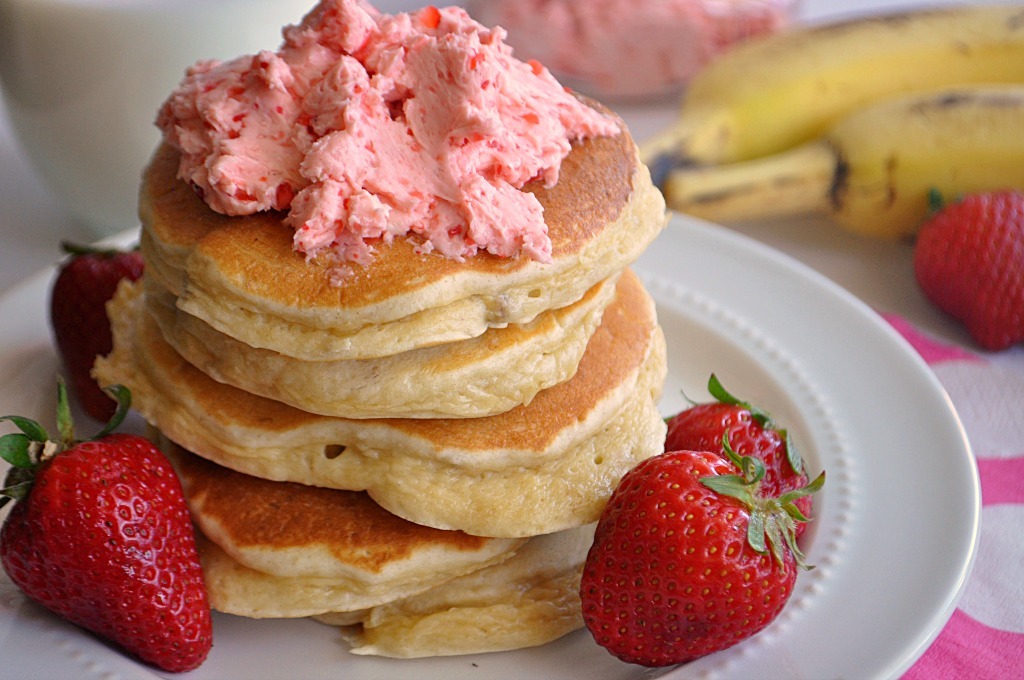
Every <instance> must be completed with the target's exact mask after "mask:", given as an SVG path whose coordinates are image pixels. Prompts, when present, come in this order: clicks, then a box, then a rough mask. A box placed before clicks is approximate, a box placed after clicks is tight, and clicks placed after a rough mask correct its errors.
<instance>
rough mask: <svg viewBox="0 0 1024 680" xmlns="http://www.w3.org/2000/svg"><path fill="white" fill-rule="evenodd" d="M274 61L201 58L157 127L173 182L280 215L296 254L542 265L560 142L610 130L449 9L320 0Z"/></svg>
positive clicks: (229, 208) (232, 206)
mask: <svg viewBox="0 0 1024 680" xmlns="http://www.w3.org/2000/svg"><path fill="white" fill-rule="evenodd" d="M283 36H284V42H283V44H282V46H281V48H280V49H279V50H278V51H277V52H269V51H264V52H260V53H259V54H256V55H254V56H244V57H239V58H237V59H234V60H232V61H227V62H217V61H207V62H200V63H198V64H196V65H195V66H193V67H192V68H191V69H189V71H188V72H187V74H186V76H185V78H184V80H183V81H182V82H181V84H180V85H179V86H178V88H177V89H176V90H174V92H173V93H172V94H171V95H170V97H169V98H168V99H167V101H166V102H165V103H164V104H163V106H162V108H161V110H160V112H159V114H158V117H157V125H158V126H159V127H160V128H161V129H162V130H163V133H164V138H165V140H166V141H167V142H168V143H169V144H171V145H173V146H174V147H176V148H177V149H179V150H180V152H181V162H180V166H179V170H178V175H179V177H180V178H183V179H185V180H187V181H188V182H191V183H192V184H193V185H194V186H195V187H196V190H197V192H198V193H199V194H200V195H201V196H202V197H203V199H204V200H205V201H206V202H207V204H209V206H210V207H211V208H212V209H214V210H216V211H218V212H221V213H224V214H228V215H247V214H252V213H255V212H259V211H265V210H282V211H283V210H287V211H288V214H287V217H286V218H285V222H286V223H287V224H288V225H289V226H291V227H292V228H293V229H294V230H295V236H294V246H295V248H296V250H298V251H299V252H301V253H303V254H305V255H306V256H307V257H310V258H311V257H314V256H316V255H317V254H319V253H321V252H324V251H328V252H333V253H334V254H335V255H336V256H337V257H338V258H339V259H340V260H341V261H342V262H346V263H348V262H354V263H365V262H367V261H369V259H370V258H371V257H372V252H373V243H375V242H377V241H378V240H383V241H384V242H388V241H390V240H391V239H393V238H395V237H402V236H410V235H411V236H412V237H413V238H414V239H415V240H416V242H417V245H418V248H419V250H420V251H421V252H430V251H434V250H436V251H438V252H440V253H443V254H444V255H446V256H448V257H451V258H454V259H457V260H462V259H463V258H465V257H467V256H471V255H473V254H475V253H476V252H478V251H486V252H489V253H492V254H495V255H499V256H514V255H517V254H519V253H524V254H526V255H527V256H529V257H531V258H533V259H535V260H538V261H541V262H549V261H550V260H551V241H550V239H549V237H548V234H547V228H546V226H545V223H544V216H543V209H542V207H541V205H540V203H539V202H538V201H537V199H536V198H535V197H534V196H533V195H532V194H530V193H527V192H524V191H522V190H521V188H522V187H523V185H524V184H526V183H527V182H529V181H531V180H534V179H539V180H541V181H543V183H544V184H545V185H549V186H550V185H552V184H554V183H555V182H556V181H557V180H558V171H559V166H560V163H561V161H562V159H563V158H564V157H565V156H566V155H567V154H568V153H569V151H570V148H571V142H572V141H573V140H576V139H582V138H587V137H593V136H602V135H615V134H618V133H619V131H620V130H619V125H618V123H617V122H616V121H615V120H614V119H613V118H612V117H610V116H606V115H604V114H602V113H599V112H597V111H595V110H593V109H591V108H590V107H588V106H586V105H584V104H582V103H581V102H580V101H578V100H577V99H576V98H575V97H574V96H573V95H572V94H571V93H569V92H567V91H566V90H565V89H564V88H563V87H562V86H561V85H560V84H559V83H558V82H557V81H556V80H555V78H554V77H553V76H552V75H551V74H550V73H549V72H548V71H547V69H546V68H544V67H543V66H541V65H540V64H538V63H537V62H532V63H524V62H522V61H519V60H517V59H515V58H514V57H513V55H512V50H511V48H510V47H509V46H508V45H506V44H505V42H504V37H505V32H504V30H503V29H501V28H493V29H487V28H485V27H484V26H482V25H481V24H479V23H477V22H476V21H474V20H473V19H471V18H470V17H469V15H468V14H467V13H466V12H465V11H464V10H462V9H461V8H458V7H449V8H445V9H436V8H434V7H427V8H424V9H422V10H419V11H416V12H414V13H409V14H396V15H385V14H381V13H379V12H378V11H377V10H375V9H374V8H373V7H372V6H370V5H369V4H367V3H366V2H362V1H361V0H322V2H321V3H320V4H319V5H317V6H316V7H315V8H314V9H313V10H311V11H310V13H309V14H307V15H306V16H305V17H304V18H303V20H302V22H301V23H300V24H299V25H296V26H288V27H286V28H285V29H284V31H283Z"/></svg>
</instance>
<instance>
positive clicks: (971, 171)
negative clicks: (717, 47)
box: [641, 3, 1024, 235]
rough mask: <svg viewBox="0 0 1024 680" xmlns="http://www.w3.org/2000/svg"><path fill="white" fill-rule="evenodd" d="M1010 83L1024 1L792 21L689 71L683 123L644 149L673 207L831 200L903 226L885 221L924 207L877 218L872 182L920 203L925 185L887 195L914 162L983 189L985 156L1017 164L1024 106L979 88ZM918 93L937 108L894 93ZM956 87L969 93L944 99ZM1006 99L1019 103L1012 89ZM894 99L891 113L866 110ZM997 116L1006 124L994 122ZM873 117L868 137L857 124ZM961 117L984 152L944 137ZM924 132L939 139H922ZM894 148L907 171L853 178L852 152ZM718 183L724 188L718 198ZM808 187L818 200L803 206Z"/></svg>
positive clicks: (782, 209)
mask: <svg viewBox="0 0 1024 680" xmlns="http://www.w3.org/2000/svg"><path fill="white" fill-rule="evenodd" d="M1006 83H1020V84H1021V85H1022V86H1024V4H1020V3H1018V4H999V5H970V6H955V7H946V8H935V9H918V10H911V11H908V12H904V13H900V14H889V15H876V16H867V17H862V18H855V19H850V20H847V21H842V22H837V23H833V24H824V25H818V26H806V27H802V28H795V29H790V30H788V31H785V32H781V33H778V34H775V35H772V36H768V37H764V38H759V39H756V40H751V41H749V42H746V43H743V44H741V45H738V46H736V47H735V48H732V49H731V50H730V51H728V52H727V53H725V54H723V55H722V56H720V57H719V58H718V59H716V60H715V61H714V62H712V63H711V64H710V65H709V66H708V67H707V68H705V69H704V70H703V71H702V72H701V73H699V74H698V75H697V76H696V77H695V78H694V79H693V80H692V81H691V83H690V85H689V87H688V89H687V93H686V96H685V97H684V99H683V102H682V106H681V109H680V112H679V115H678V117H677V120H676V121H675V123H674V124H673V125H672V126H670V128H669V129H667V130H666V131H665V132H664V133H663V134H662V135H660V136H659V137H656V138H655V139H653V140H652V141H650V142H648V143H647V144H645V145H644V146H643V147H642V148H641V155H642V157H643V160H644V161H645V162H646V163H647V164H648V166H650V168H651V171H652V174H653V176H654V177H655V181H656V182H658V183H659V184H662V186H663V188H664V190H665V193H666V199H667V200H668V202H669V204H670V206H671V207H673V208H675V209H676V210H680V211H686V212H694V213H696V214H701V215H703V216H707V217H709V218H712V219H719V220H728V219H742V218H748V217H760V216H763V215H767V214H768V213H767V210H768V209H769V208H773V209H774V213H775V214H785V213H795V212H800V211H806V210H808V209H809V208H815V209H824V210H827V211H829V212H831V213H833V214H834V215H835V216H836V217H837V219H840V221H842V222H843V223H844V224H849V225H851V226H855V227H856V228H857V229H858V230H859V231H862V232H866V233H876V234H880V235H896V233H897V232H896V231H894V229H895V227H892V226H891V225H893V224H896V223H897V221H898V220H900V219H903V218H904V217H910V216H913V215H916V214H918V212H917V208H915V209H914V210H910V209H909V208H908V209H906V210H904V209H903V208H902V206H890V208H888V209H889V210H891V216H886V217H885V218H882V217H880V216H879V215H878V213H877V212H875V209H872V210H868V209H867V208H866V207H862V206H867V205H869V204H871V205H885V204H886V200H885V199H869V198H868V196H869V194H870V192H869V191H868V186H869V185H872V186H874V187H875V189H874V190H875V191H877V192H885V191H889V192H890V193H889V195H888V201H889V202H890V203H902V201H903V200H905V199H906V200H911V202H912V203H914V204H915V205H919V204H921V203H922V202H923V201H925V198H924V197H923V196H917V195H914V196H911V195H910V194H902V193H900V194H893V193H891V192H893V191H901V192H902V191H910V187H911V185H912V184H913V183H912V182H910V178H912V177H915V176H917V175H915V174H914V173H921V174H920V182H924V183H926V184H927V185H928V186H935V187H938V188H942V187H939V179H940V178H939V177H936V178H935V179H930V177H931V176H935V175H936V173H945V174H946V175H950V176H955V177H956V180H955V181H953V180H951V183H952V185H953V186H951V190H953V191H954V192H958V193H962V192H964V191H966V190H967V186H968V185H967V184H965V183H964V180H966V179H971V178H975V177H977V181H974V183H973V186H982V185H984V183H985V182H984V181H983V180H984V178H985V177H990V178H991V175H993V174H994V173H995V171H994V170H990V169H986V168H984V167H983V166H984V165H986V164H987V163H992V162H995V161H996V160H997V159H1002V158H1004V157H1006V156H1009V155H1010V154H1012V153H1017V154H1018V155H1017V164H1018V165H1020V164H1021V157H1020V155H1019V154H1020V147H1019V144H1016V142H1017V141H1018V140H1020V139H1021V138H1022V137H1024V135H1022V132H1024V120H1022V113H1024V112H1022V111H1021V110H1020V108H1019V104H1013V105H1012V106H1010V108H1011V109H1013V111H1012V113H1010V114H1009V115H1006V116H1003V115H1001V114H1000V113H998V112H997V107H996V106H995V105H994V103H992V100H991V98H990V96H989V94H985V92H986V90H987V88H988V86H990V85H992V84H1006ZM997 89H998V88H997ZM954 92H955V93H956V94H955V95H954V94H953V93H954ZM911 95H915V96H917V97H920V100H919V101H920V102H922V103H923V105H925V106H926V108H928V109H930V110H931V111H932V114H930V116H929V117H926V116H924V114H922V113H919V112H915V111H914V107H913V105H912V104H911V100H907V99H903V103H902V104H900V103H898V102H897V101H895V100H900V99H902V98H904V97H906V96H911ZM948 96H955V97H957V98H965V99H966V100H969V101H970V104H964V105H962V106H947V107H944V108H943V107H941V106H938V105H937V104H936V102H940V101H942V99H943V97H948ZM1004 97H1009V98H1010V99H1011V100H1014V101H1016V99H1015V98H1014V95H1013V94H1012V93H1010V92H1009V91H1004V92H1003V93H1002V94H1001V95H1000V98H1004ZM888 99H894V101H893V102H892V103H891V106H893V107H895V108H894V109H893V110H890V111H884V110H881V109H880V110H879V111H877V112H875V113H869V109H872V108H873V106H874V105H875V104H876V103H877V104H879V105H882V104H881V103H882V102H883V100H888ZM927 102H932V103H930V104H928V103H927ZM901 107H902V108H901ZM940 110H941V111H942V113H941V114H939V113H938V111H940ZM885 116H889V117H888V118H886V117H885ZM961 118H963V120H961ZM858 119H860V120H861V121H863V122H859V123H858V122H857V121H858ZM867 121H873V122H867ZM997 121H998V125H1000V126H1001V127H999V128H998V129H996V128H994V127H992V126H995V125H996V124H997ZM1014 121H1017V122H1016V125H1014ZM870 125H874V126H875V128H874V130H873V133H871V134H867V133H860V132H858V133H856V134H855V133H854V132H853V130H854V129H860V130H864V129H867V126H870ZM974 125H978V126H982V129H980V130H976V129H973V128H972V127H971V126H974ZM932 128H934V129H932ZM960 128H962V129H970V130H971V135H973V136H974V137H971V139H974V138H976V137H981V138H984V139H987V140H991V142H990V143H991V144H992V145H993V147H994V149H993V151H992V154H990V156H989V157H988V158H987V160H982V156H981V155H980V154H981V153H983V152H981V151H978V152H977V153H966V152H960V151H957V150H956V149H955V148H954V147H956V146H957V144H959V143H961V142H957V141H956V140H953V139H947V137H952V136H955V135H959V134H960V133H959V132H957V129H960ZM928 129H932V132H931V134H930V135H929V133H928V132H927V130H928ZM943 130H945V132H943ZM925 138H929V139H931V140H932V141H930V142H924V141H921V142H915V141H914V140H924V139H925ZM827 140H833V141H827ZM940 140H941V141H940ZM1000 140H1001V141H1002V142H1004V143H1003V144H1000ZM968 141H969V140H967V139H965V140H963V141H962V143H963V144H967V143H968ZM917 143H921V144H930V145H931V146H929V147H926V146H914V144H917ZM937 144H938V145H939V146H938V148H933V147H935V145H937ZM1015 144H1016V146H1015ZM830 147H835V148H833V150H832V151H830V152H829V151H828V148H830ZM854 147H861V148H854ZM886 148H888V151H889V153H890V155H892V154H893V153H894V152H895V153H896V155H897V156H898V158H899V162H900V164H901V170H900V172H899V175H900V177H902V179H900V180H899V181H898V182H896V181H895V180H891V173H890V177H889V178H887V179H886V180H885V181H882V180H878V179H877V176H878V173H877V172H876V171H871V172H868V171H867V170H865V169H858V170H857V171H856V173H855V176H854V177H852V180H851V174H853V173H854V171H853V169H852V168H853V166H852V165H851V162H850V161H849V160H848V159H849V158H850V157H851V154H855V155H857V156H858V157H859V158H862V159H866V158H868V157H870V154H872V153H875V154H880V153H882V152H883V150H885V149H886ZM999 148H1002V149H1003V151H1002V154H1000V153H999V151H998V149H999ZM939 149H946V151H945V152H940V151H939ZM985 153H988V152H985ZM754 160H757V161H758V162H757V163H755V164H753V165H744V164H743V162H746V161H754ZM761 161H763V162H761ZM997 165H1001V166H1006V165H1012V163H1010V162H1007V161H1005V160H1001V161H1000V163H998V164H997ZM704 166H708V167H704ZM861 167H862V166H858V168H861ZM913 168H918V170H914V169H913ZM766 173H776V174H777V175H778V178H781V179H778V178H777V179H772V176H773V175H772V174H766ZM719 175H720V178H719V179H715V178H716V177H718V176H719ZM862 176H863V179H861V177H862ZM871 177H876V179H875V180H872V179H871ZM1016 177H1018V179H1016V180H1013V179H1011V178H1012V175H1006V176H1005V177H1004V181H1003V182H1002V183H1001V184H1000V186H1024V184H1021V182H1020V179H1019V173H1017V175H1016ZM730 178H731V179H730ZM741 180H742V182H743V184H737V182H740V181H741ZM851 181H852V183H851ZM1014 182H1016V184H1014ZM716 183H717V186H718V188H719V190H720V191H721V192H727V194H728V195H726V194H722V195H721V196H719V197H718V198H716V199H715V200H711V191H712V189H713V187H714V186H716ZM823 183H824V184H823ZM745 186H749V187H751V188H750V191H754V189H755V188H756V190H757V194H756V195H755V194H754V193H746V192H745V189H744V187H745ZM822 186H824V187H825V188H824V190H823V195H824V198H822V192H821V191H819V190H820V189H821V187H822ZM772 187H774V189H771V188H772ZM769 189H771V190H770V191H769ZM814 191H819V194H818V202H817V203H815V204H812V205H809V204H808V194H809V192H811V193H813V192H814ZM766 192H767V193H766ZM879 195H880V194H879ZM869 200H870V201H873V203H869ZM697 202H699V203H700V205H701V207H697V206H696V203H697ZM712 205H714V207H713V208H712ZM712 210H713V211H714V212H711V211H712ZM901 211H902V216H901V214H899V213H901ZM890 217H891V219H890ZM872 220H876V222H877V223H876V224H870V223H869V222H871V221H872ZM912 226H913V225H911V226H910V227H908V225H906V224H900V227H899V229H901V230H907V229H908V228H912Z"/></svg>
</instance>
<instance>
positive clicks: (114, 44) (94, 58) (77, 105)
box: [0, 0, 315, 238]
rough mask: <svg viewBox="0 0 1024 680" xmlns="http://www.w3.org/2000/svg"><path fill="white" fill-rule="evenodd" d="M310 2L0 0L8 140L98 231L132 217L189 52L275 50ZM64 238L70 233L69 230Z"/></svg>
mask: <svg viewBox="0 0 1024 680" xmlns="http://www.w3.org/2000/svg"><path fill="white" fill-rule="evenodd" d="M314 4H315V0H0V83H2V85H3V88H4V102H5V104H6V106H7V109H8V114H9V118H10V121H11V124H12V126H13V129H14V132H15V135H16V137H17V139H18V142H19V144H20V145H21V147H22V148H23V150H24V151H25V152H26V155H27V156H28V158H29V159H30V162H31V163H32V165H33V167H34V168H35V170H36V171H37V173H38V175H39V176H40V178H41V179H42V181H43V183H44V184H45V185H46V187H47V188H48V189H49V191H50V192H51V193H52V194H53V196H54V198H55V199H56V200H57V201H58V202H59V203H60V204H61V205H62V206H63V207H64V208H65V209H66V211H67V212H68V214H69V215H70V216H71V217H72V218H73V219H74V220H75V221H76V222H77V223H80V224H81V225H83V229H82V234H80V236H81V235H85V236H89V237H95V238H99V237H102V236H105V235H108V234H112V233H116V232H118V231H122V230H124V229H127V228H131V227H135V226H137V225H138V216H137V215H138V211H137V202H138V201H137V199H138V189H139V180H140V177H141V173H142V169H143V168H144V166H145V164H146V163H147V161H148V159H149V157H150V155H151V154H152V152H153V150H154V149H155V148H156V146H157V144H158V143H159V139H160V134H159V131H158V130H157V128H156V126H155V125H154V120H155V118H156V113H157V109H158V108H159V107H160V105H161V103H162V102H163V101H164V99H166V97H167V96H168V95H169V94H170V92H171V90H172V89H173V88H174V86H175V85H177V83H178V82H179V81H180V80H181V78H182V77H183V76H184V74H185V69H186V68H187V67H188V66H190V65H191V64H193V63H195V62H196V61H198V60H200V59H209V58H215V59H232V58H234V57H237V56H239V55H243V54H255V53H256V52H258V51H259V50H261V49H269V50H277V49H278V47H279V46H280V44H281V40H282V38H281V29H282V28H283V27H284V26H286V25H288V24H296V23H299V21H301V19H302V17H303V15H305V13H306V12H307V11H308V10H310V9H311V8H312V7H313V5H314ZM68 236H71V235H70V234H69V235H68Z"/></svg>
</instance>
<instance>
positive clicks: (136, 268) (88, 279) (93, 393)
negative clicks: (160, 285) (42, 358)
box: [50, 243, 142, 422]
mask: <svg viewBox="0 0 1024 680" xmlns="http://www.w3.org/2000/svg"><path fill="white" fill-rule="evenodd" d="M64 250H65V251H66V252H67V253H69V254H70V255H71V257H69V258H68V259H67V260H65V261H64V263H63V264H62V265H61V267H60V271H59V273H58V274H57V279H56V281H55V282H54V284H53V289H52V290H51V292H50V325H51V326H52V328H53V335H54V338H55V339H56V341H57V348H58V349H59V350H60V354H61V357H62V358H63V360H64V367H65V369H66V370H67V373H68V377H69V378H70V380H71V390H72V392H73V393H74V395H75V396H76V397H77V398H78V400H79V402H80V403H81V405H82V408H83V409H84V410H85V412H86V413H88V414H89V415H90V416H92V417H93V418H95V419H96V420H98V421H100V422H106V421H107V420H109V419H110V418H111V417H112V416H113V415H114V410H115V409H116V407H117V404H116V403H115V402H114V400H113V399H111V398H110V395H108V394H106V393H105V392H104V391H103V390H102V389H100V386H99V385H98V384H97V383H96V381H95V380H93V378H92V376H91V375H90V374H89V372H90V371H91V370H92V364H93V362H94V361H95V360H96V357H97V356H99V355H106V354H108V353H109V352H110V350H111V346H112V340H111V338H110V319H109V318H107V308H106V304H107V300H109V299H110V298H111V297H113V295H114V291H115V290H116V289H117V284H118V282H120V281H121V279H125V278H127V279H130V280H132V281H134V280H136V279H138V278H139V277H140V276H142V255H141V254H139V252H138V251H131V252H125V251H119V250H95V249H90V248H83V247H80V246H74V245H70V244H66V243H65V244H64Z"/></svg>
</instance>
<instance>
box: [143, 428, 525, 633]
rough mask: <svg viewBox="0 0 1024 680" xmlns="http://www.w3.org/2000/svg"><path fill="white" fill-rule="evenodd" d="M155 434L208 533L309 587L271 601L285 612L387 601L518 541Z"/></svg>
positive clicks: (268, 571) (508, 551) (249, 563)
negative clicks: (423, 521)
mask: <svg viewBox="0 0 1024 680" xmlns="http://www.w3.org/2000/svg"><path fill="white" fill-rule="evenodd" d="M156 439H157V441H158V442H159V444H160V447H161V448H162V449H163V450H164V451H165V453H167V455H168V457H169V458H170V459H171V461H172V463H173V464H174V466H175V469H176V471H177V472H178V475H179V477H180V478H181V482H182V488H183V489H184V491H185V497H186V500H187V501H188V506H189V510H190V512H191V514H192V519H193V521H194V522H195V523H196V525H197V526H198V527H199V529H200V530H201V531H202V534H203V535H204V536H205V537H206V538H208V539H209V540H210V541H211V542H213V543H214V544H215V545H216V546H217V547H219V548H220V550H222V551H224V553H225V554H227V555H229V556H230V557H231V559H232V560H234V561H236V562H237V563H238V564H240V565H242V566H244V567H246V568H248V569H252V570H254V571H257V572H259V573H262V574H265V575H267V576H271V577H276V578H281V579H289V580H290V581H291V582H292V583H294V584H301V585H302V586H304V587H305V589H306V596H305V598H299V597H296V596H294V595H293V597H292V600H291V601H290V602H285V601H278V602H277V604H276V606H278V607H279V608H282V609H283V610H284V611H290V612H292V613H291V614H289V615H291V616H308V615H310V614H315V613H323V612H329V611H348V610H354V609H363V608H366V607H371V606H376V605H378V604H382V603H385V602H390V601H392V600H395V599H398V598H400V597H406V596H408V595H411V594H414V593H418V592H422V591H424V590H427V589H429V588H431V587H434V586H437V585H440V584H442V583H444V582H446V581H448V580H450V579H452V578H455V577H456V576H461V575H464V574H468V573H471V572H473V571H477V570H479V569H482V568H483V567H486V566H488V565H491V564H496V563H498V562H501V561H503V560H505V559H508V558H509V557H511V555H512V554H513V553H514V552H515V550H516V549H518V548H519V547H520V546H521V545H522V544H523V540H521V539H498V538H480V537H478V536H470V535H468V534H465V533H463V532H461V531H442V530H440V529H431V528H429V527H424V526H420V525H417V524H413V523H412V522H408V521H406V520H403V519H400V518H398V517H395V516H394V515H392V514H390V513H388V512H387V511H385V510H384V509H383V508H381V507H380V506H378V505H377V504H376V503H374V502H373V501H372V500H371V499H370V498H369V496H367V495H366V494H365V493H361V492H356V491H341V490H337V489H324V488H318V487H312V486H305V485H302V484H295V483H290V482H272V481H268V480H264V479H259V478H257V477H252V476H249V475H245V474H242V473H240V472H235V471H233V470H228V469H227V468H223V467H221V466H219V465H215V464H214V463H211V462H209V461H207V460H205V459H202V458H200V457H198V456H194V455H192V454H191V453H189V452H187V451H185V450H184V449H181V448H180V447H177V446H175V445H174V444H173V443H171V442H170V441H169V440H167V439H166V438H163V437H160V436H157V437H156ZM300 602H301V603H302V604H300ZM275 615H279V614H275Z"/></svg>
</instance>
